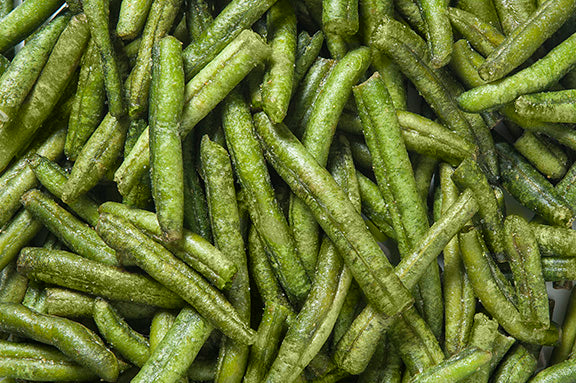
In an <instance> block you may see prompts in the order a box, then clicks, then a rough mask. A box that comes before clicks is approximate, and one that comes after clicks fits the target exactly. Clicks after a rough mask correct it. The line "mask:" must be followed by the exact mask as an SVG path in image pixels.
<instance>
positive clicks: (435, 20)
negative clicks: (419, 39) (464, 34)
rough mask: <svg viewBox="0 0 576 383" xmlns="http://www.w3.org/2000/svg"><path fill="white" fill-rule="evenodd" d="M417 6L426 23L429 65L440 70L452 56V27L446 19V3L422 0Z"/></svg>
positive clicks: (440, 0) (435, 0)
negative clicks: (429, 56)
mask: <svg viewBox="0 0 576 383" xmlns="http://www.w3.org/2000/svg"><path fill="white" fill-rule="evenodd" d="M419 5H420V9H421V10H422V18H423V19H424V22H425V23H426V32H427V33H426V36H427V40H428V45H429V46H430V55H431V60H430V65H431V66H432V68H441V67H443V66H444V65H446V64H448V62H449V61H450V56H451V54H452V27H451V26H450V19H449V18H448V3H447V2H446V1H444V0H422V1H419Z"/></svg>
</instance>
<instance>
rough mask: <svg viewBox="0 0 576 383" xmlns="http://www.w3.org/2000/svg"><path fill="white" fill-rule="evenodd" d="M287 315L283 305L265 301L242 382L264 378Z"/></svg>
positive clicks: (253, 381)
mask: <svg viewBox="0 0 576 383" xmlns="http://www.w3.org/2000/svg"><path fill="white" fill-rule="evenodd" d="M289 315H290V311H289V310H288V309H286V307H285V306H284V305H281V304H277V303H275V302H274V301H270V302H268V303H266V306H265V307H264V313H263V314H262V321H261V322H260V326H259V327H258V333H257V336H256V341H255V342H254V344H253V345H252V348H251V351H250V359H249V362H248V367H247V369H246V373H245V375H244V380H243V382H244V383H257V382H261V381H262V379H264V377H265V375H266V372H267V371H268V369H269V367H270V365H271V364H272V361H273V359H274V356H275V355H276V352H277V350H278V343H280V336H281V335H282V332H283V330H284V329H285V327H286V318H287V317H288V316H289Z"/></svg>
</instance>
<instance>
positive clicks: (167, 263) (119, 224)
mask: <svg viewBox="0 0 576 383" xmlns="http://www.w3.org/2000/svg"><path fill="white" fill-rule="evenodd" d="M97 231H98V232H99V234H100V235H101V236H102V237H103V238H104V240H105V241H106V242H107V243H108V244H109V245H111V246H112V247H113V248H115V249H116V251H120V252H121V253H124V254H129V256H130V258H131V259H132V260H133V261H134V262H135V263H136V264H137V265H138V266H139V267H140V268H142V269H143V270H144V271H146V272H147V273H148V274H150V275H151V276H152V277H153V278H154V279H156V280H158V281H159V282H160V283H162V284H164V285H167V286H170V289H171V290H172V291H175V292H177V293H178V294H179V295H180V296H182V298H184V299H185V300H186V301H187V302H188V303H190V304H192V305H194V306H195V307H196V308H197V309H198V310H199V311H200V313H201V315H203V316H204V317H206V318H209V319H210V321H211V322H212V323H214V324H216V325H217V327H218V328H220V329H221V330H222V331H223V333H224V334H226V335H227V336H229V337H230V338H232V339H234V340H237V341H239V342H242V343H244V344H250V343H252V341H253V331H252V330H251V329H250V328H249V327H248V325H247V324H246V323H245V321H243V320H242V319H241V318H240V317H239V315H238V313H237V311H236V310H235V309H234V307H232V305H231V304H230V303H229V302H228V301H227V300H226V299H225V298H224V297H223V296H222V295H221V294H220V293H219V292H218V290H216V289H215V288H213V287H212V286H210V284H209V283H208V282H206V281H205V280H204V279H203V278H202V277H201V276H200V275H198V274H196V272H194V271H193V270H192V269H190V268H189V267H188V266H186V264H184V263H183V262H182V261H180V260H178V259H177V258H175V257H174V256H173V255H172V254H171V253H170V252H168V251H167V250H166V249H164V248H163V247H162V246H160V245H159V244H157V243H155V242H154V241H153V240H151V239H150V238H148V237H146V236H145V234H143V233H142V232H140V231H139V230H138V229H137V228H136V227H135V226H134V225H132V224H131V223H130V222H128V221H127V220H125V219H122V218H120V217H116V216H113V215H111V214H107V213H104V214H101V215H100V220H99V222H98V226H97Z"/></svg>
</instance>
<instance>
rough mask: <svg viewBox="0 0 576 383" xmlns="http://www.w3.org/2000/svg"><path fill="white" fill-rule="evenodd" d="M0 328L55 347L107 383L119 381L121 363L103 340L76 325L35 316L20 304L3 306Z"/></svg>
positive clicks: (46, 316) (63, 320)
mask: <svg viewBox="0 0 576 383" xmlns="http://www.w3.org/2000/svg"><path fill="white" fill-rule="evenodd" d="M0 329H2V330H3V331H8V332H11V333H14V334H17V335H21V336H26V337H30V338H32V339H34V340H36V341H38V342H41V343H46V344H50V345H53V346H55V347H56V348H58V349H59V350H60V351H62V353H64V354H65V355H66V356H68V357H70V358H71V359H72V360H74V361H76V362H77V363H79V364H80V365H83V366H86V367H87V368H89V369H90V370H91V371H93V372H95V373H96V374H98V375H99V376H100V377H101V378H102V379H104V380H105V381H108V382H114V381H116V379H117V378H118V373H119V367H118V360H117V359H116V357H115V356H114V354H113V353H112V352H111V351H110V350H108V349H107V348H106V347H105V346H104V343H103V342H102V340H101V339H100V338H99V337H98V336H97V335H96V334H94V333H93V332H92V331H90V330H89V329H88V328H86V327H84V326H82V325H81V324H79V323H77V322H73V321H71V320H69V319H65V318H59V317H55V316H50V315H44V314H40V313H36V312H34V311H32V310H30V309H28V308H26V307H24V306H22V305H20V304H13V303H0Z"/></svg>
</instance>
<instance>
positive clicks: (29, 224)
mask: <svg viewBox="0 0 576 383" xmlns="http://www.w3.org/2000/svg"><path fill="white" fill-rule="evenodd" d="M40 229H42V224H41V223H40V222H38V221H36V220H35V219H34V218H32V215H31V214H30V213H29V212H28V211H26V210H22V211H20V212H19V213H18V214H17V215H16V216H15V217H14V218H13V219H12V221H10V222H9V223H8V225H7V226H6V227H4V228H2V231H1V232H0V269H3V268H4V267H6V265H8V264H9V263H10V262H11V261H12V260H13V259H14V258H15V257H16V256H17V255H18V253H19V252H20V249H22V248H23V247H24V246H26V244H28V242H30V241H31V240H32V238H34V236H36V234H38V232H39V231H40Z"/></svg>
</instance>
